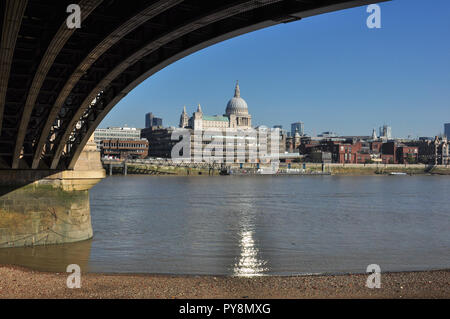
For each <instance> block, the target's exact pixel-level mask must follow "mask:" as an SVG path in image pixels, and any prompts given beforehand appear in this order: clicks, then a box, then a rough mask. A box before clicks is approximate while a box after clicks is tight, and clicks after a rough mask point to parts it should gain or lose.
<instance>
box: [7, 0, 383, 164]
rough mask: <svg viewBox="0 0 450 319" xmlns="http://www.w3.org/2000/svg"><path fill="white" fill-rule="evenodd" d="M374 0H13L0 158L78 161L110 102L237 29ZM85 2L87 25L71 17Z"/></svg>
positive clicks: (35, 161) (13, 161)
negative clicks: (71, 24)
mask: <svg viewBox="0 0 450 319" xmlns="http://www.w3.org/2000/svg"><path fill="white" fill-rule="evenodd" d="M373 2H381V1H374V0H358V1H349V0H321V1H311V0H215V1H204V0H164V1H162V0H135V1H133V2H132V3H130V2H129V1H116V0H79V1H75V0H58V1H54V0H28V1H27V0H4V1H3V2H2V4H1V5H0V10H2V12H1V17H2V20H1V21H0V25H1V39H2V42H1V45H0V62H1V63H0V133H1V135H0V168H3V169H41V168H45V169H46V168H51V169H72V168H73V167H74V166H75V163H76V161H77V159H78V156H79V155H80V153H81V151H82V149H83V147H84V145H85V144H86V143H87V141H88V139H89V137H90V136H91V135H92V134H93V132H94V130H95V128H96V127H97V126H98V125H99V124H100V122H101V121H102V120H103V119H104V117H105V116H106V115H107V114H108V112H109V111H110V110H111V109H112V108H113V107H114V106H115V105H116V104H117V103H118V102H119V101H120V100H121V99H122V98H123V97H124V96H126V95H127V94H128V93H129V92H130V91H131V90H132V89H134V88H135V87H136V86H137V85H139V84H140V83H141V82H142V81H144V80H145V79H147V78H148V77H149V76H151V75H153V74H155V73H156V72H158V71H159V70H161V69H163V68H164V67H166V66H167V65H169V64H171V63H173V62H175V61H177V60H179V59H181V58H183V57H185V56H187V55H189V54H191V53H193V52H196V51H198V50H201V49H203V48H205V47H207V46H210V45H213V44H215V43H218V42H220V41H223V40H226V39H230V38H232V37H235V36H238V35H241V34H244V33H247V32H251V31H254V30H258V29H261V28H265V27H269V26H273V25H276V24H279V23H286V22H291V21H295V20H299V19H301V18H304V17H308V16H312V15H317V14H321V13H326V12H330V11H335V10H340V9H345V8H350V7H355V6H360V5H366V4H370V3H373ZM72 3H78V4H79V5H80V7H81V13H82V27H81V28H80V29H69V28H68V27H67V25H66V19H67V17H68V13H67V12H66V8H67V6H68V5H69V4H72Z"/></svg>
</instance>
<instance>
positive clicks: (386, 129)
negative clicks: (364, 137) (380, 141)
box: [380, 125, 392, 140]
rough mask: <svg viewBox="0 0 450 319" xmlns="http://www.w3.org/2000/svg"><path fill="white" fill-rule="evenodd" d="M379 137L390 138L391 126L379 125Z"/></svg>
mask: <svg viewBox="0 0 450 319" xmlns="http://www.w3.org/2000/svg"><path fill="white" fill-rule="evenodd" d="M380 138H384V139H388V140H390V139H391V138H392V128H391V127H390V126H388V125H383V126H382V127H380Z"/></svg>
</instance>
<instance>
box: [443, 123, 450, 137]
mask: <svg viewBox="0 0 450 319" xmlns="http://www.w3.org/2000/svg"><path fill="white" fill-rule="evenodd" d="M444 135H445V136H447V140H450V123H445V124H444Z"/></svg>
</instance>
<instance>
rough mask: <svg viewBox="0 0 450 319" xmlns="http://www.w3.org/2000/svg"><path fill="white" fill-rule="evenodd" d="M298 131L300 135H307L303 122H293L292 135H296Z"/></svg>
mask: <svg viewBox="0 0 450 319" xmlns="http://www.w3.org/2000/svg"><path fill="white" fill-rule="evenodd" d="M296 132H298V134H300V136H304V135H305V126H304V124H303V122H296V123H292V124H291V136H292V137H294V136H295V133H296Z"/></svg>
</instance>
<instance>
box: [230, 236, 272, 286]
mask: <svg viewBox="0 0 450 319" xmlns="http://www.w3.org/2000/svg"><path fill="white" fill-rule="evenodd" d="M239 246H240V249H241V252H240V255H239V257H238V260H237V262H236V263H235V264H234V269H233V274H234V276H239V277H255V276H263V275H264V273H265V272H266V271H267V270H268V268H266V267H265V266H266V264H267V261H264V260H262V259H260V258H259V256H258V255H259V249H258V248H257V246H256V245H255V240H254V239H253V231H252V230H246V229H245V228H244V229H242V231H241V232H240V242H239Z"/></svg>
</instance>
